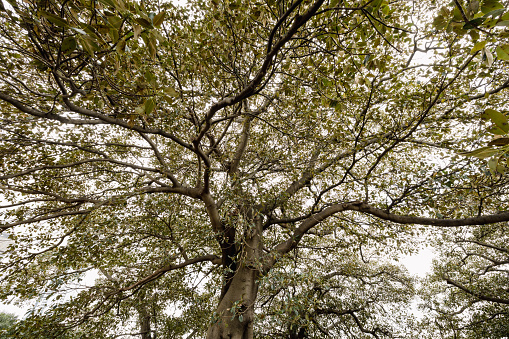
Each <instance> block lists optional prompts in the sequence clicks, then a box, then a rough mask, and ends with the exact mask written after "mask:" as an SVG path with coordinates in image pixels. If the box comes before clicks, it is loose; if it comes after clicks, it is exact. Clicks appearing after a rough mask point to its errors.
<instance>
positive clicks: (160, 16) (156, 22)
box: [152, 11, 166, 27]
mask: <svg viewBox="0 0 509 339" xmlns="http://www.w3.org/2000/svg"><path fill="white" fill-rule="evenodd" d="M165 15H166V12H165V11H162V12H161V13H159V14H157V15H156V16H155V17H154V18H153V19H152V22H153V23H154V26H155V27H159V26H161V24H162V23H163V21H164V16H165Z"/></svg>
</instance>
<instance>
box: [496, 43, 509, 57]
mask: <svg viewBox="0 0 509 339" xmlns="http://www.w3.org/2000/svg"><path fill="white" fill-rule="evenodd" d="M497 57H498V58H499V59H500V60H506V61H507V60H509V45H500V46H497Z"/></svg>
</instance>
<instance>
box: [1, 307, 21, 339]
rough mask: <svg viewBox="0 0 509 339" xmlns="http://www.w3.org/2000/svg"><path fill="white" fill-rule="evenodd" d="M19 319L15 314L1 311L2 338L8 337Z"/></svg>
mask: <svg viewBox="0 0 509 339" xmlns="http://www.w3.org/2000/svg"><path fill="white" fill-rule="evenodd" d="M17 320H18V319H17V317H16V316H15V315H14V314H11V313H5V312H0V338H8V336H7V335H8V334H9V330H11V329H12V328H14V325H15V324H16V321H17Z"/></svg>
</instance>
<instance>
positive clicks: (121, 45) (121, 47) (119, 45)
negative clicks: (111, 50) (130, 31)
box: [115, 38, 126, 54]
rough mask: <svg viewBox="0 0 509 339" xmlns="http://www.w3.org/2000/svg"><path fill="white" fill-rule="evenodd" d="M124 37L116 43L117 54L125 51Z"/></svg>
mask: <svg viewBox="0 0 509 339" xmlns="http://www.w3.org/2000/svg"><path fill="white" fill-rule="evenodd" d="M125 45H126V44H125V39H124V38H122V39H120V40H119V42H118V43H117V45H116V46H115V50H116V51H117V53H119V54H122V53H124V51H125Z"/></svg>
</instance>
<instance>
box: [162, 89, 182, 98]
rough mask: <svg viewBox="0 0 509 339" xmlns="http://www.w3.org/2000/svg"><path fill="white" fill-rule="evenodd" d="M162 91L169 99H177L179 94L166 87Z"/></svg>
mask: <svg viewBox="0 0 509 339" xmlns="http://www.w3.org/2000/svg"><path fill="white" fill-rule="evenodd" d="M163 91H164V93H166V94H168V95H169V96H171V97H174V98H178V97H179V93H178V92H177V91H176V90H175V89H174V88H173V87H166V88H165V89H164V90H163Z"/></svg>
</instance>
